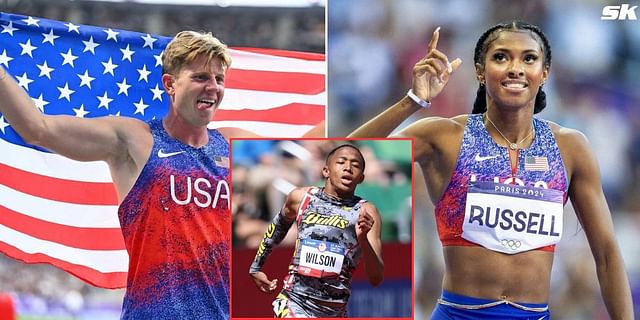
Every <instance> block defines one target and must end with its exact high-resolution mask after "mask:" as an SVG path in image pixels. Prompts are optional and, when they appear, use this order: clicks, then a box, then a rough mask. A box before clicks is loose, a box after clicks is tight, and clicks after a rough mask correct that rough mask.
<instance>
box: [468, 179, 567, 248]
mask: <svg viewBox="0 0 640 320" xmlns="http://www.w3.org/2000/svg"><path fill="white" fill-rule="evenodd" d="M563 196H564V193H563V192H562V191H558V190H552V189H542V188H531V187H525V186H519V185H511V184H502V183H493V182H472V183H471V184H470V185H469V191H468V193H467V204H466V207H465V212H464V223H463V225H462V237H463V238H464V239H466V240H469V241H471V242H474V243H477V244H479V245H482V246H483V247H485V248H487V249H490V250H493V251H498V252H503V253H510V254H513V253H518V252H523V251H528V250H532V249H537V248H540V247H544V246H549V245H553V244H556V243H558V242H559V241H560V238H561V237H562V218H563Z"/></svg>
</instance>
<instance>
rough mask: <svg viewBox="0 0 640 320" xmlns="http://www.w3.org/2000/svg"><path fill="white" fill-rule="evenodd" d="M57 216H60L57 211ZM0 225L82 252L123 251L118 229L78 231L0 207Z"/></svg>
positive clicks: (80, 228)
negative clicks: (84, 250) (81, 250)
mask: <svg viewBox="0 0 640 320" xmlns="http://www.w3.org/2000/svg"><path fill="white" fill-rule="evenodd" d="M60 214H64V212H61V213H60ZM0 224H1V225H4V226H6V227H7V228H11V229H13V230H16V231H18V232H21V233H24V234H28V235H30V236H32V237H34V238H38V239H41V240H46V241H51V242H57V243H59V244H62V245H65V246H67V247H73V248H78V249H86V250H124V249H125V245H124V240H123V238H122V230H121V229H120V228H82V227H73V226H67V225H63V224H59V223H54V222H48V221H44V220H40V219H37V218H34V217H31V216H27V215H24V214H21V213H19V212H15V211H13V210H11V209H8V208H6V207H4V206H1V205H0Z"/></svg>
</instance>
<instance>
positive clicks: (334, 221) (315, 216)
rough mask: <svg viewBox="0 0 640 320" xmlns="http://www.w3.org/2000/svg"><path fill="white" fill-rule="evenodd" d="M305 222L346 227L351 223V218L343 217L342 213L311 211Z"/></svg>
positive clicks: (340, 227) (303, 221)
mask: <svg viewBox="0 0 640 320" xmlns="http://www.w3.org/2000/svg"><path fill="white" fill-rule="evenodd" d="M302 223H304V224H316V225H323V226H331V227H336V228H339V229H345V228H346V227H347V226H348V225H349V220H347V219H345V218H343V217H342V216H341V215H338V214H335V215H322V214H319V213H317V212H309V214H307V216H306V217H305V218H304V220H302Z"/></svg>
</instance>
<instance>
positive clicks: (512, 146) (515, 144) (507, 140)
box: [485, 112, 534, 150]
mask: <svg viewBox="0 0 640 320" xmlns="http://www.w3.org/2000/svg"><path fill="white" fill-rule="evenodd" d="M485 116H487V120H489V123H491V125H492V126H493V128H495V129H496V131H498V133H499V134H500V135H501V136H502V138H503V139H504V140H505V141H506V142H507V143H508V144H509V149H511V150H517V149H518V145H519V144H521V143H523V142H524V141H525V140H527V139H529V137H531V135H532V134H533V131H534V129H533V126H531V132H529V135H527V136H526V137H524V139H522V140H520V141H519V142H517V143H516V142H511V141H509V139H507V137H505V136H504V134H503V133H502V131H500V129H498V127H496V124H495V123H493V121H491V118H489V113H488V112H486V113H485Z"/></svg>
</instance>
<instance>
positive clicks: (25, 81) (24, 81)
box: [16, 72, 33, 90]
mask: <svg viewBox="0 0 640 320" xmlns="http://www.w3.org/2000/svg"><path fill="white" fill-rule="evenodd" d="M16 79H18V85H19V86H21V87H23V88H24V89H25V90H29V83H31V82H33V80H31V79H29V78H28V77H27V73H26V72H25V73H23V74H22V75H21V76H17V77H16Z"/></svg>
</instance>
